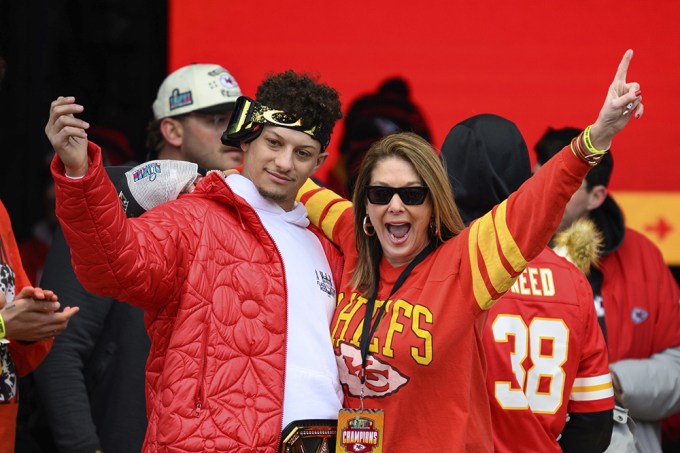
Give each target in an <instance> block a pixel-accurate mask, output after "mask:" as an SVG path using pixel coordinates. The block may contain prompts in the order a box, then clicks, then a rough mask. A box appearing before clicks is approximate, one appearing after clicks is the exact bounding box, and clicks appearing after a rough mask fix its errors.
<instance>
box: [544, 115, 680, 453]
mask: <svg viewBox="0 0 680 453" xmlns="http://www.w3.org/2000/svg"><path fill="white" fill-rule="evenodd" d="M580 133H581V130H580V129H575V128H563V129H557V130H555V129H548V131H547V132H546V133H545V134H544V135H543V136H542V137H541V139H540V140H539V141H538V142H537V143H536V146H535V151H536V156H537V161H538V163H537V168H536V170H537V172H538V173H540V170H539V168H541V166H542V165H544V164H545V163H546V162H548V161H549V160H550V159H551V158H552V157H553V156H554V155H555V154H556V153H558V152H559V150H560V149H561V148H562V147H563V146H565V145H567V144H569V142H570V141H571V140H572V139H573V138H574V137H576V136H578V135H579V134H580ZM613 165H614V161H613V158H612V156H611V154H607V155H605V157H604V159H603V160H602V162H601V163H600V165H598V166H597V167H595V168H593V169H592V170H591V171H590V172H589V173H588V175H587V176H586V179H585V181H584V182H583V184H582V185H581V187H580V188H579V190H577V191H576V193H575V194H574V195H573V196H572V197H571V200H570V201H569V203H568V204H567V207H566V209H565V212H564V216H563V217H562V221H561V223H560V226H559V228H558V231H561V230H564V229H565V228H567V227H568V226H569V225H571V224H572V223H573V222H574V221H576V220H577V219H579V218H583V217H587V218H590V219H591V220H592V221H593V222H594V223H595V225H596V227H597V229H598V230H599V231H600V232H601V233H602V235H603V236H604V246H603V248H602V252H601V255H600V256H599V257H598V258H599V264H598V265H597V266H594V267H593V268H592V269H591V271H590V273H589V275H588V281H589V283H590V286H591V288H592V291H593V298H594V304H595V309H596V312H597V315H598V320H599V324H600V328H601V329H602V332H603V334H604V337H605V340H606V342H607V348H608V350H609V361H610V365H609V367H610V370H611V374H612V380H613V383H614V390H615V392H616V400H617V406H618V408H617V410H616V411H615V415H616V414H618V415H617V416H615V418H614V421H615V424H614V434H613V437H612V444H611V446H610V449H609V450H608V451H611V452H612V453H618V452H620V451H622V450H621V448H622V447H620V446H619V443H618V442H619V438H621V441H622V442H623V441H624V440H625V438H626V437H627V436H629V433H630V432H632V433H633V435H634V440H635V443H636V444H637V448H638V451H640V452H644V453H660V452H661V451H662V450H661V429H660V422H661V420H663V419H665V418H666V417H668V416H669V415H671V414H673V413H675V412H677V411H678V410H680V304H679V303H678V302H679V301H680V291H679V290H678V285H677V283H676V281H675V280H674V279H673V276H672V275H671V273H670V271H669V269H668V266H666V263H665V262H664V260H663V257H662V255H661V252H660V251H659V249H658V248H657V247H656V246H655V245H654V244H653V243H652V242H651V241H649V240H648V239H647V238H645V237H644V236H643V235H642V234H640V233H638V232H637V231H635V230H632V229H630V228H628V227H626V225H625V219H624V217H623V213H622V212H621V209H620V208H619V206H618V204H617V203H616V201H615V200H614V198H613V197H612V196H611V195H610V194H609V193H608V189H607V188H608V185H609V181H610V178H611V175H612V171H613ZM629 417H632V419H633V420H634V423H633V422H631V421H629ZM628 424H634V425H635V426H634V428H632V429H630V430H629V429H628V427H627V425H628Z"/></svg>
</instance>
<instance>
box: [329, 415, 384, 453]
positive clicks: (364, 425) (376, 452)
mask: <svg viewBox="0 0 680 453" xmlns="http://www.w3.org/2000/svg"><path fill="white" fill-rule="evenodd" d="M384 417H385V413H384V412H383V411H382V410H369V409H366V410H360V409H342V410H341V411H340V413H339V415H338V437H337V440H336V445H335V449H336V453H343V452H346V453H382V451H383V450H382V444H383V439H382V436H383V423H384Z"/></svg>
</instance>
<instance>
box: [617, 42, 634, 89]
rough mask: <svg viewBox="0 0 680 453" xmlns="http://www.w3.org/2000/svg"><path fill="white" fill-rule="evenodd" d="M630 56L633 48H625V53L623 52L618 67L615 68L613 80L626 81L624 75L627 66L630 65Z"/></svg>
mask: <svg viewBox="0 0 680 453" xmlns="http://www.w3.org/2000/svg"><path fill="white" fill-rule="evenodd" d="M632 58H633V49H628V50H626V53H625V54H623V58H622V59H621V63H619V68H618V69H617V70H616V77H614V80H617V81H621V82H625V81H626V75H627V74H628V66H629V65H630V60H631V59H632Z"/></svg>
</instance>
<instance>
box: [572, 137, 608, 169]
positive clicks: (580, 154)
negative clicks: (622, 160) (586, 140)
mask: <svg viewBox="0 0 680 453" xmlns="http://www.w3.org/2000/svg"><path fill="white" fill-rule="evenodd" d="M582 135H583V132H581V133H580V134H578V135H577V136H576V137H574V138H572V139H571V144H570V145H569V147H570V148H571V152H572V153H573V154H574V156H576V157H577V158H578V159H579V160H581V161H583V162H585V163H587V164H588V165H590V166H591V167H594V166H595V165H597V164H598V163H600V160H602V156H603V155H597V154H591V155H587V154H586V153H585V152H584V151H583V149H582V148H581V136H582Z"/></svg>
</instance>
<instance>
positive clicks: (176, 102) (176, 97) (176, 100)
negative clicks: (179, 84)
mask: <svg viewBox="0 0 680 453" xmlns="http://www.w3.org/2000/svg"><path fill="white" fill-rule="evenodd" d="M169 100H170V110H174V109H178V108H180V107H184V106H185V105H191V104H193V103H194V100H193V98H192V97H191V91H186V92H184V93H180V92H179V88H175V89H174V90H172V93H170V99H169Z"/></svg>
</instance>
